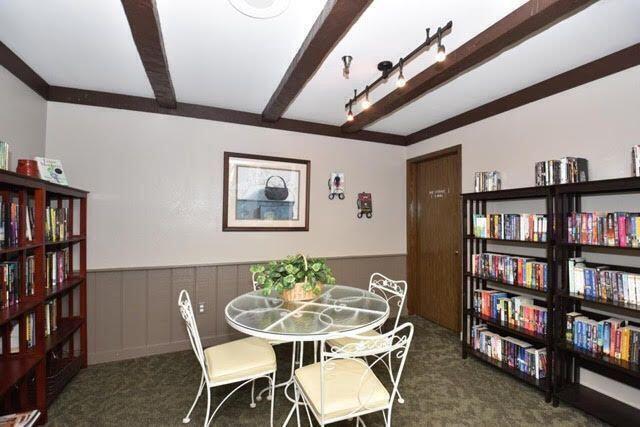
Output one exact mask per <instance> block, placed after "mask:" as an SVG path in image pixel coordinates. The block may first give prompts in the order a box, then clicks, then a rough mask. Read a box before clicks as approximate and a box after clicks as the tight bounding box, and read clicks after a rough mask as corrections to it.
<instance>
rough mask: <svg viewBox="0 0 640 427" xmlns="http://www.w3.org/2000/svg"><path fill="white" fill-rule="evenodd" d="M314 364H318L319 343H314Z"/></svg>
mask: <svg viewBox="0 0 640 427" xmlns="http://www.w3.org/2000/svg"><path fill="white" fill-rule="evenodd" d="M313 363H318V341H314V342H313Z"/></svg>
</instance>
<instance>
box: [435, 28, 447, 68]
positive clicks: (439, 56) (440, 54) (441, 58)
mask: <svg viewBox="0 0 640 427" xmlns="http://www.w3.org/2000/svg"><path fill="white" fill-rule="evenodd" d="M446 57H447V53H446V51H445V50H444V45H443V44H442V34H440V33H438V52H436V61H438V62H442V61H444V60H445V59H446Z"/></svg>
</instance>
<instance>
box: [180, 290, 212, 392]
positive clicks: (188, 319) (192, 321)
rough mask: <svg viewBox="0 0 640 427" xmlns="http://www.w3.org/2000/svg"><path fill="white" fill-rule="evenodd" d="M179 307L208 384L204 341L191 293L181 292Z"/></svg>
mask: <svg viewBox="0 0 640 427" xmlns="http://www.w3.org/2000/svg"><path fill="white" fill-rule="evenodd" d="M178 307H179V308H180V314H181V315H182V318H183V319H184V322H185V324H186V325H187V333H188V335H189V341H190V342H191V348H193V352H194V353H195V354H196V358H197V359H198V362H199V363H200V367H201V368H202V373H203V375H204V378H206V379H207V383H209V375H208V372H207V361H206V359H205V357H204V350H203V348H202V341H200V333H199V332H198V324H197V323H196V318H195V316H194V315H193V307H192V306H191V298H189V293H188V292H187V291H186V290H184V289H183V290H182V291H180V296H179V297H178Z"/></svg>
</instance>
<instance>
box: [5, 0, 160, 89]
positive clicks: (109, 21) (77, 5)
mask: <svg viewBox="0 0 640 427" xmlns="http://www.w3.org/2000/svg"><path fill="white" fill-rule="evenodd" d="M0 41H2V42H3V43H4V44H6V45H7V46H8V47H9V48H10V49H11V50H12V51H13V52H15V53H16V54H17V55H18V56H19V57H20V58H22V60H23V61H24V62H26V63H27V64H28V65H29V66H30V67H31V68H33V69H34V70H35V72H36V73H38V74H40V76H41V77H42V78H43V79H45V81H46V82H47V83H49V84H50V85H55V86H67V87H75V88H81V89H92V90H100V91H105V92H114V93H121V94H126V95H137V96H147V97H153V91H152V90H151V85H150V84H149V80H148V79H147V75H146V73H145V72H144V67H143V66H142V61H141V60H140V56H139V55H138V51H137V50H136V46H135V43H134V42H133V39H132V37H131V30H130V29H129V24H128V22H127V18H126V16H125V14H124V11H123V9H122V4H121V3H120V1H118V0H91V1H87V0H46V1H42V0H0Z"/></svg>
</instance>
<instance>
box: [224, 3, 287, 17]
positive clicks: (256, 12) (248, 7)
mask: <svg viewBox="0 0 640 427" xmlns="http://www.w3.org/2000/svg"><path fill="white" fill-rule="evenodd" d="M229 3H230V4H231V6H233V7H234V8H235V9H236V10H237V11H238V12H240V13H242V14H243V15H246V16H248V17H250V18H257V19H269V18H275V17H276V16H279V15H281V14H282V13H283V12H284V11H285V10H287V9H288V8H289V3H290V0H229Z"/></svg>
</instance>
